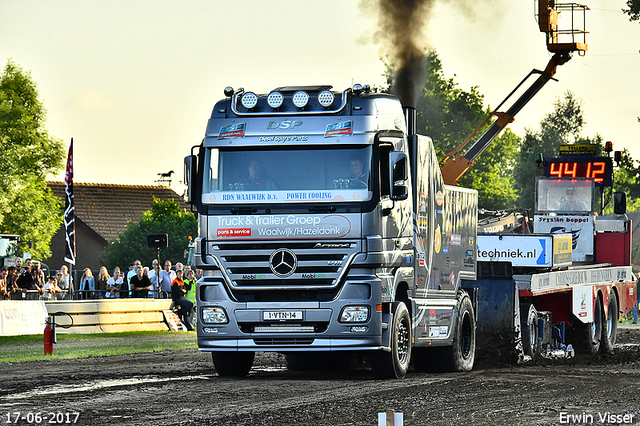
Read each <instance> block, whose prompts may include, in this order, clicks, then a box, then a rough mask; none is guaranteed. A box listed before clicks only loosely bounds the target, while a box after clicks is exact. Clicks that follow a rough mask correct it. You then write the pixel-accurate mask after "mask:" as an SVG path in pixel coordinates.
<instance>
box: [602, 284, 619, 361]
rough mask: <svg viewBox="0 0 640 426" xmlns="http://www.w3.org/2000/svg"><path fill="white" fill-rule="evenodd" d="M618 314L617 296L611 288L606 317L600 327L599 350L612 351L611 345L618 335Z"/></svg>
mask: <svg viewBox="0 0 640 426" xmlns="http://www.w3.org/2000/svg"><path fill="white" fill-rule="evenodd" d="M619 316H620V311H619V309H618V298H617V297H616V293H615V292H614V291H613V290H612V291H611V293H610V294H609V306H608V308H607V317H606V319H605V321H604V322H603V327H602V344H601V345H600V351H601V352H602V353H606V354H610V353H612V352H613V345H615V343H616V337H617V335H618V318H619Z"/></svg>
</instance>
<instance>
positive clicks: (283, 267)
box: [269, 249, 298, 278]
mask: <svg viewBox="0 0 640 426" xmlns="http://www.w3.org/2000/svg"><path fill="white" fill-rule="evenodd" d="M297 266H298V259H297V258H296V255H295V254H294V253H293V252H292V251H291V250H289V249H278V250H276V251H274V252H273V254H271V257H270V258H269V267H270V268H271V270H272V271H273V273H274V274H276V275H277V276H278V277H281V278H285V277H288V276H290V275H291V274H293V271H295V270H296V267H297Z"/></svg>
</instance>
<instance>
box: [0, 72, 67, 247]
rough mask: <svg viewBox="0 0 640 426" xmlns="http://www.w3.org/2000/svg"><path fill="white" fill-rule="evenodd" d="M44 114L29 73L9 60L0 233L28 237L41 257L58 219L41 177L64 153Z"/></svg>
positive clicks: (1, 114) (4, 82)
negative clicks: (47, 124) (47, 125)
mask: <svg viewBox="0 0 640 426" xmlns="http://www.w3.org/2000/svg"><path fill="white" fill-rule="evenodd" d="M45 118H46V111H45V109H44V106H43V104H42V102H41V101H40V99H38V90H37V88H36V84H35V82H34V81H33V80H32V78H31V75H30V73H26V72H24V71H23V70H22V68H21V67H20V66H18V65H17V64H15V63H14V62H13V61H11V60H9V61H8V62H7V65H6V67H5V68H4V70H3V73H2V75H0V152H2V161H1V162H0V231H1V232H4V231H6V232H8V233H12V234H19V235H20V236H21V237H22V239H23V241H26V240H31V241H32V242H33V247H32V248H30V249H28V250H29V252H30V253H32V255H33V257H35V258H45V259H46V258H47V257H49V256H50V249H49V245H50V243H51V238H52V237H53V235H54V234H55V232H56V231H57V230H58V228H59V227H60V224H61V223H62V208H61V206H60V204H59V202H58V201H57V199H56V198H55V197H54V196H53V194H52V193H51V192H50V191H49V190H48V188H47V186H46V178H47V176H48V175H50V174H55V173H57V172H58V171H60V170H61V169H62V167H63V164H64V163H63V161H64V157H65V151H64V146H63V143H62V141H61V140H59V139H56V138H54V137H52V136H51V135H50V134H49V133H48V132H47V130H46V129H45V121H46V120H45ZM25 250H27V249H26V248H25Z"/></svg>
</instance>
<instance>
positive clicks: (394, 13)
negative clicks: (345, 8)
mask: <svg viewBox="0 0 640 426" xmlns="http://www.w3.org/2000/svg"><path fill="white" fill-rule="evenodd" d="M365 3H367V4H369V5H371V6H373V5H374V4H375V6H376V8H377V10H378V12H379V25H380V29H379V31H378V32H377V36H378V37H380V38H383V39H384V40H385V41H386V44H387V45H388V47H387V48H386V49H385V50H387V51H388V52H389V53H390V55H391V57H392V58H393V60H394V64H395V66H396V73H395V75H394V76H393V85H392V87H391V89H392V91H393V93H394V94H395V95H396V96H397V97H398V99H400V102H402V105H404V106H409V107H415V106H416V100H417V98H418V94H419V93H420V89H421V88H422V87H423V86H424V81H425V76H426V73H425V64H424V56H425V51H424V50H423V48H422V47H419V46H420V41H419V40H420V39H422V29H423V27H424V25H425V24H426V22H427V21H428V19H429V14H430V12H431V9H432V7H433V5H434V4H435V3H436V0H369V1H365V2H363V3H362V4H365Z"/></svg>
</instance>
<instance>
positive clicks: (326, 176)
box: [202, 145, 372, 204]
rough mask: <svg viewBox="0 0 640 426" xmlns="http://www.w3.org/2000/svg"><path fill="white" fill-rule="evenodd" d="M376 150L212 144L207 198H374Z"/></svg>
mask: <svg viewBox="0 0 640 426" xmlns="http://www.w3.org/2000/svg"><path fill="white" fill-rule="evenodd" d="M371 153H372V149H371V146H370V145H367V146H363V147H353V146H352V147H345V148H335V147H332V148H331V149H319V148H318V149H309V148H308V147H305V149H273V148H271V149H268V150H266V149H254V150H227V149H219V148H210V149H207V151H206V153H205V162H204V173H203V178H204V182H203V187H202V202H203V203H204V204H235V203H249V204H255V203H300V202H309V201H312V202H318V201H321V202H322V201H324V202H333V203H336V202H354V201H367V200H370V199H371V197H372V189H371V164H372V155H371Z"/></svg>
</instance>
